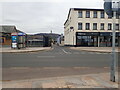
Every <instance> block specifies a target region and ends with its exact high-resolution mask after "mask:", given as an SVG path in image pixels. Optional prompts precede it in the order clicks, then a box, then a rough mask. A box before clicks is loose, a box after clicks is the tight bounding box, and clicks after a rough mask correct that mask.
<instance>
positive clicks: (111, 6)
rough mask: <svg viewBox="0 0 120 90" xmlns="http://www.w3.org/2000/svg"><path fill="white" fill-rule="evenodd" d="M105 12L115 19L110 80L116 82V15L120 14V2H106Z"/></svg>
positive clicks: (116, 0) (109, 0) (112, 0)
mask: <svg viewBox="0 0 120 90" xmlns="http://www.w3.org/2000/svg"><path fill="white" fill-rule="evenodd" d="M104 1H105V3H104V10H105V12H106V13H107V15H108V16H111V17H112V19H113V28H112V29H113V30H112V62H111V73H110V80H111V81H112V82H115V71H116V52H115V37H116V32H115V27H116V23H115V21H116V15H117V14H120V13H119V9H120V7H119V5H120V0H104Z"/></svg>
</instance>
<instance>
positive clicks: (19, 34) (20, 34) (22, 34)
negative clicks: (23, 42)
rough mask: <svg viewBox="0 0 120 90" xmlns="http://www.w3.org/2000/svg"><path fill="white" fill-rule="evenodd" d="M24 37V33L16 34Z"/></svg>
mask: <svg viewBox="0 0 120 90" xmlns="http://www.w3.org/2000/svg"><path fill="white" fill-rule="evenodd" d="M24 35H26V34H25V33H18V36H24Z"/></svg>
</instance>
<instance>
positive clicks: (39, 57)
mask: <svg viewBox="0 0 120 90" xmlns="http://www.w3.org/2000/svg"><path fill="white" fill-rule="evenodd" d="M37 57H38V58H55V56H37Z"/></svg>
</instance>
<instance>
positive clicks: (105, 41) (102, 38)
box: [76, 32, 120, 47]
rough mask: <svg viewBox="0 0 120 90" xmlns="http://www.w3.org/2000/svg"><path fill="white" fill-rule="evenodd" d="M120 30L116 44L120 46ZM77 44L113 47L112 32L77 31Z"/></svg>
mask: <svg viewBox="0 0 120 90" xmlns="http://www.w3.org/2000/svg"><path fill="white" fill-rule="evenodd" d="M119 42H120V32H117V33H116V46H120V43H119ZM76 46H83V47H85V46H86V47H111V46H112V32H77V33H76Z"/></svg>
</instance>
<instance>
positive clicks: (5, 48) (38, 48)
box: [0, 47, 51, 53]
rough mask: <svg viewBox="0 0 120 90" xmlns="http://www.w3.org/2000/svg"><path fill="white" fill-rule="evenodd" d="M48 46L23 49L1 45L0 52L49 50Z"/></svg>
mask: <svg viewBox="0 0 120 90" xmlns="http://www.w3.org/2000/svg"><path fill="white" fill-rule="evenodd" d="M50 49H51V48H50V47H29V48H28V47H27V48H24V49H19V50H18V49H11V48H10V47H3V48H0V52H2V53H16V52H18V53H19V52H36V51H45V50H50Z"/></svg>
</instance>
